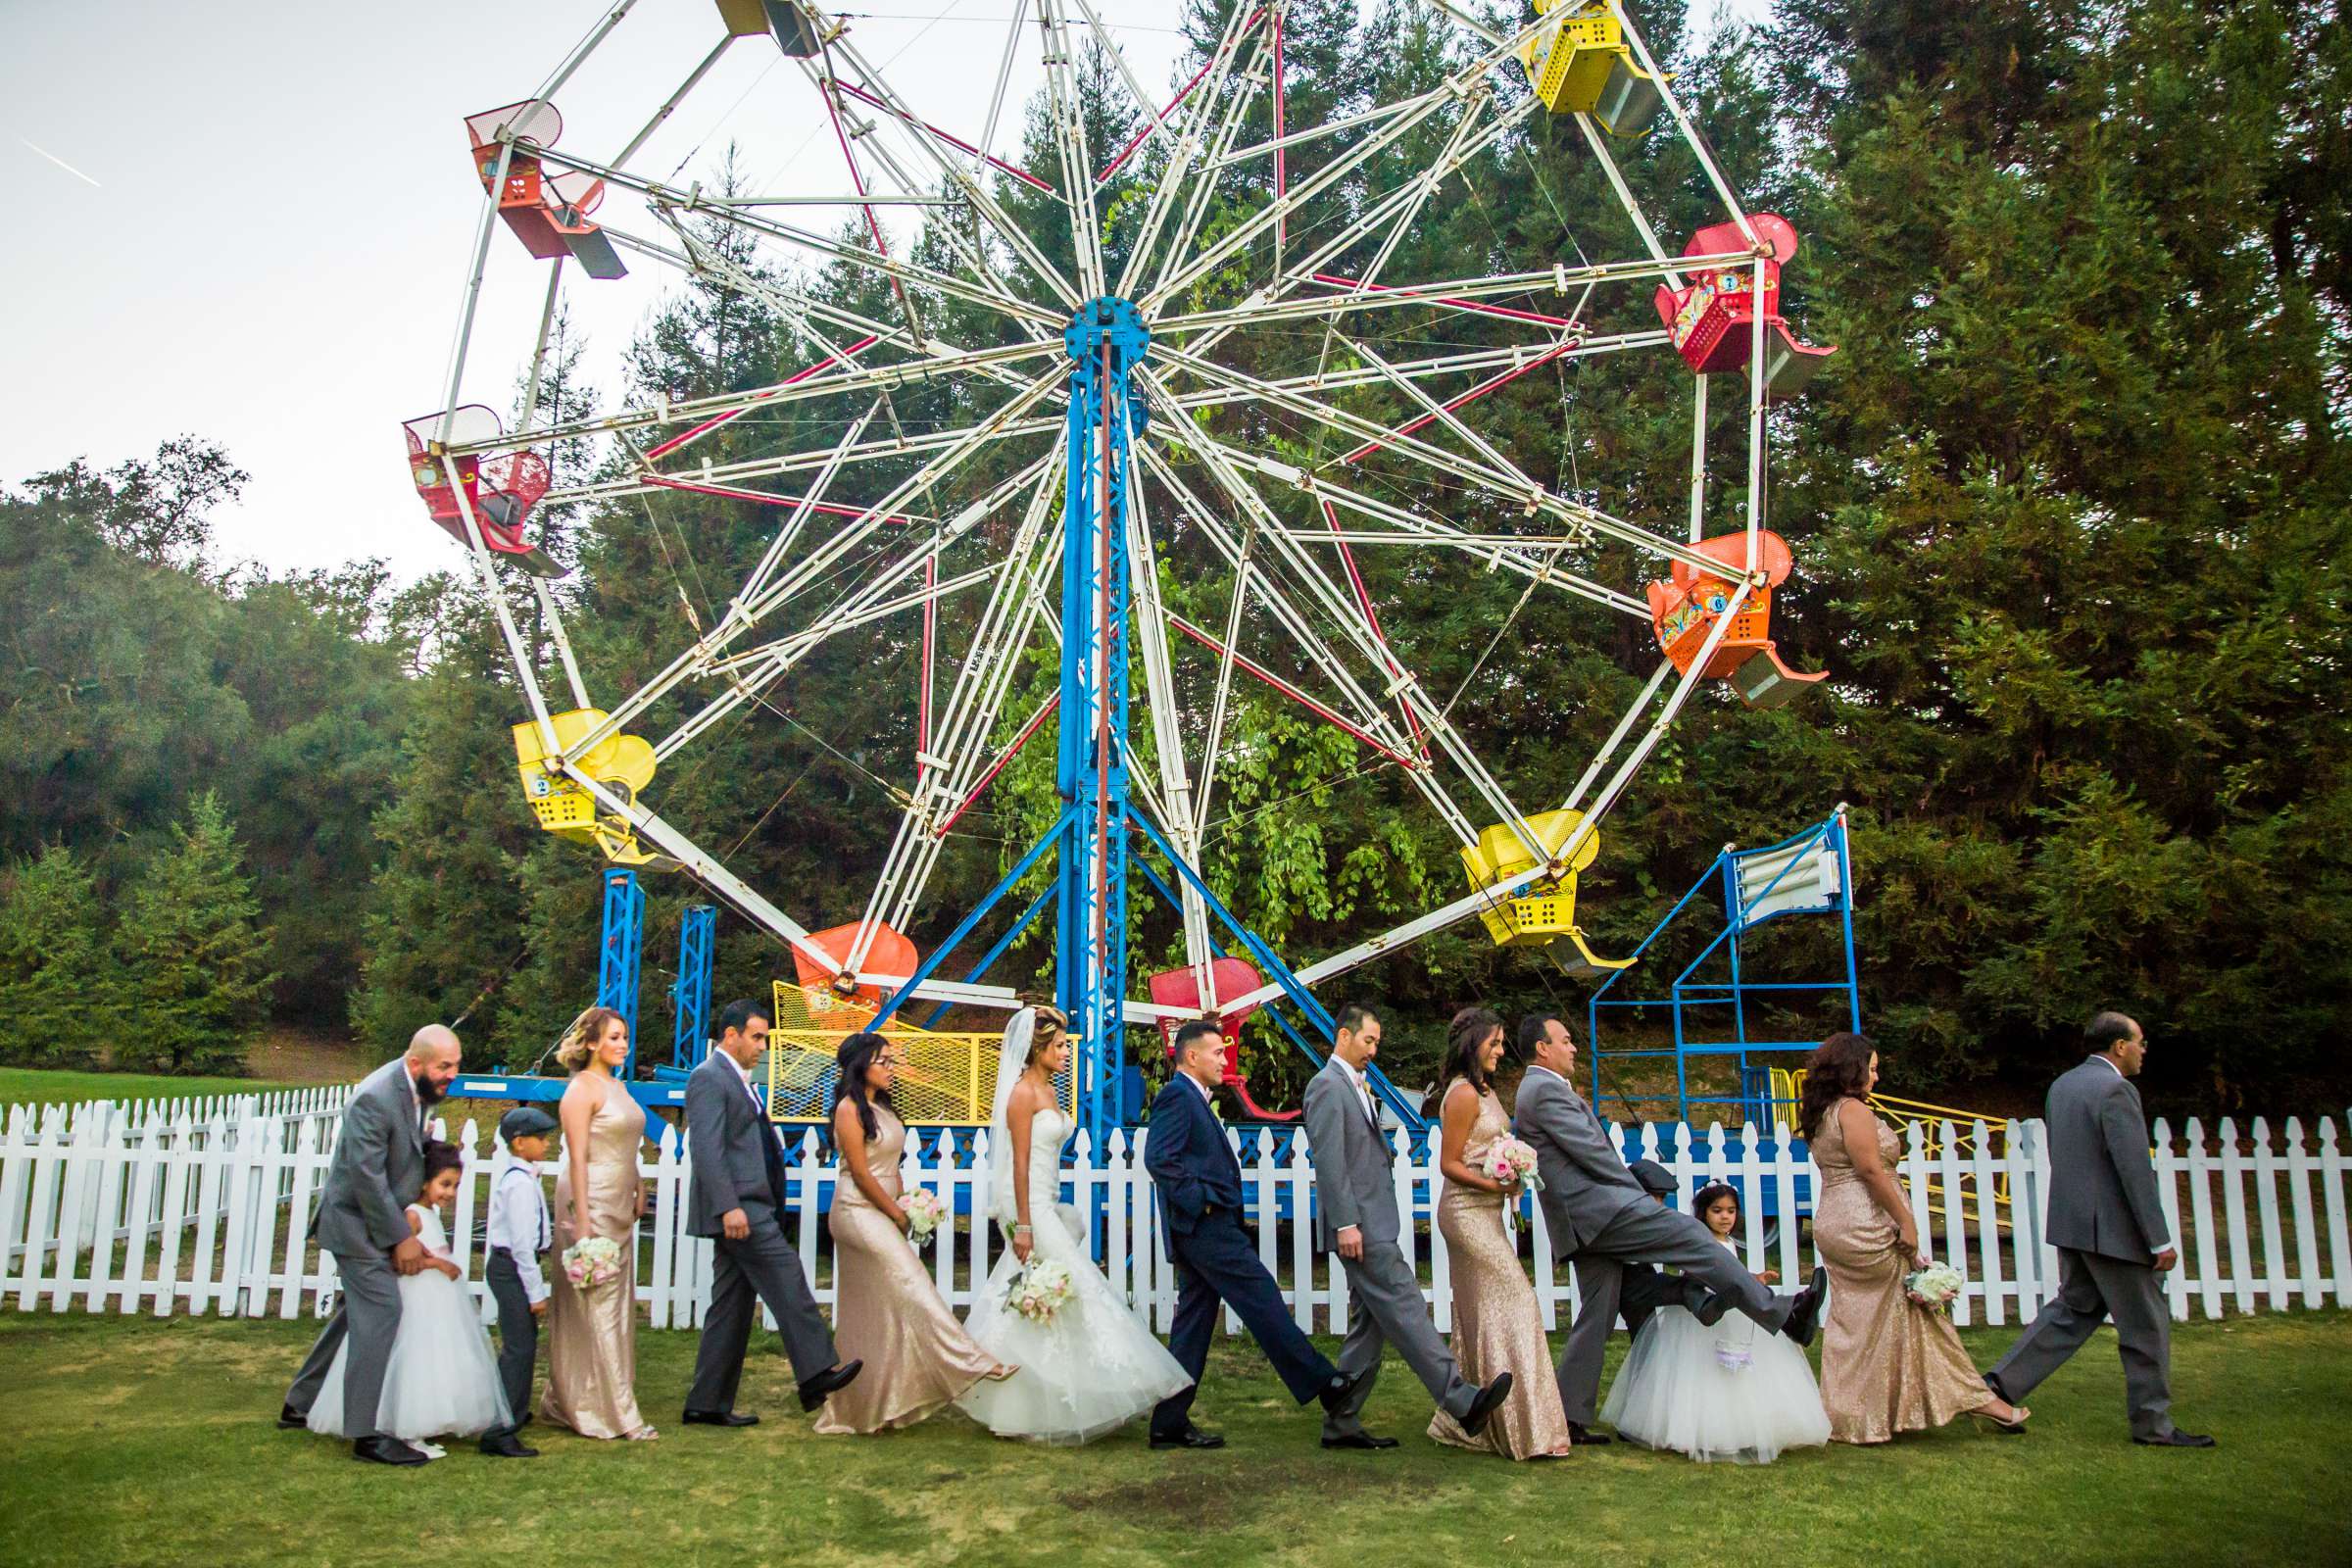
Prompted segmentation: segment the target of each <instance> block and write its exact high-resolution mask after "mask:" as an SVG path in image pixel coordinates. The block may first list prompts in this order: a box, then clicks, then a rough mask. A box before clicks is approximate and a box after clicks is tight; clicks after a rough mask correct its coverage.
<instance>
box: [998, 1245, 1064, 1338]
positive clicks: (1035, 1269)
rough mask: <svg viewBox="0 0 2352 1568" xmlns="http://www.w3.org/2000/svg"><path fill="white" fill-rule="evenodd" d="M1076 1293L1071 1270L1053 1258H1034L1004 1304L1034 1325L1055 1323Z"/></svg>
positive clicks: (1016, 1278)
mask: <svg viewBox="0 0 2352 1568" xmlns="http://www.w3.org/2000/svg"><path fill="white" fill-rule="evenodd" d="M1072 1289H1073V1282H1072V1281H1071V1279H1070V1271H1069V1270H1068V1269H1067V1268H1065V1267H1063V1266H1062V1265H1061V1264H1059V1263H1056V1262H1054V1261H1053V1260H1052V1259H1051V1258H1043V1257H1032V1258H1030V1259H1029V1263H1028V1266H1027V1267H1025V1268H1023V1269H1022V1270H1021V1271H1020V1272H1019V1273H1018V1274H1015V1275H1014V1276H1013V1277H1012V1289H1010V1290H1009V1291H1006V1292H1005V1305H1006V1306H1008V1307H1010V1308H1012V1309H1013V1310H1014V1311H1015V1312H1018V1313H1020V1314H1021V1316H1023V1317H1025V1318H1027V1319H1028V1320H1029V1321H1030V1322H1032V1323H1051V1322H1053V1321H1054V1313H1056V1312H1058V1311H1060V1310H1061V1308H1062V1305H1063V1304H1064V1303H1065V1302H1067V1301H1068V1300H1069V1299H1070V1293H1071V1291H1072Z"/></svg>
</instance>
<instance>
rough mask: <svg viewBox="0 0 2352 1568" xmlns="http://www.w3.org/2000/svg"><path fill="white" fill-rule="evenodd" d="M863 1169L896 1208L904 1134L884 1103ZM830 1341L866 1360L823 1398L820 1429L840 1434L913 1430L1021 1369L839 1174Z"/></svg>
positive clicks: (832, 1220)
mask: <svg viewBox="0 0 2352 1568" xmlns="http://www.w3.org/2000/svg"><path fill="white" fill-rule="evenodd" d="M874 1122H875V1128H874V1136H873V1137H871V1138H869V1139H867V1140H866V1141H865V1164H866V1169H867V1170H869V1171H871V1172H873V1176H874V1180H875V1181H877V1182H879V1183H880V1184H881V1187H882V1190H883V1191H884V1192H886V1193H888V1194H889V1195H890V1196H891V1200H892V1201H894V1202H895V1201H897V1200H898V1197H899V1194H900V1190H901V1189H900V1183H899V1158H900V1155H901V1154H902V1152H904V1151H905V1150H906V1148H907V1128H906V1125H905V1124H904V1123H902V1122H901V1121H900V1120H899V1118H898V1117H896V1116H894V1115H892V1114H891V1112H890V1107H889V1106H887V1105H876V1106H875V1107H874ZM826 1223H827V1226H828V1228H829V1229H830V1230H831V1231H832V1233H833V1289H834V1298H833V1301H834V1305H833V1338H834V1343H835V1345H837V1346H838V1347H839V1348H840V1350H841V1358H842V1359H843V1360H844V1361H863V1362H864V1363H865V1370H864V1371H862V1372H860V1373H858V1380H857V1381H856V1382H855V1383H852V1384H851V1385H850V1386H849V1387H848V1388H846V1389H843V1390H841V1391H840V1392H839V1393H837V1394H835V1395H833V1396H832V1397H830V1398H828V1399H827V1400H825V1407H824V1409H823V1410H822V1411H821V1412H819V1414H818V1415H817V1418H816V1430H817V1431H819V1432H822V1433H827V1434H831V1435H834V1436H842V1435H846V1434H850V1433H862V1432H882V1431H886V1430H888V1429H889V1428H891V1427H905V1426H912V1425H913V1424H914V1423H915V1422H917V1421H920V1420H922V1419H923V1418H924V1417H925V1416H928V1415H930V1414H932V1413H933V1412H935V1411H937V1410H939V1409H941V1408H943V1407H944V1406H947V1405H950V1404H953V1403H955V1402H956V1400H957V1399H959V1398H961V1397H963V1396H964V1395H965V1394H966V1393H968V1392H969V1391H970V1390H971V1388H972V1386H973V1385H974V1384H976V1383H978V1382H979V1381H980V1380H981V1379H982V1378H1008V1377H1010V1376H1012V1375H1013V1373H1014V1372H1016V1371H1018V1370H1019V1368H1017V1367H1009V1366H1006V1365H1005V1364H1004V1363H1003V1362H1001V1361H999V1360H998V1359H997V1358H996V1357H995V1356H993V1355H990V1354H989V1353H988V1352H987V1351H986V1350H984V1349H982V1348H980V1346H979V1344H978V1342H977V1341H975V1340H974V1339H973V1338H972V1337H971V1336H970V1335H969V1334H967V1333H965V1332H964V1328H963V1325H962V1324H961V1323H958V1322H956V1314H955V1313H954V1312H952V1311H950V1310H949V1309H948V1303H947V1302H946V1301H945V1300H943V1299H941V1298H940V1294H939V1287H937V1286H936V1285H934V1284H932V1283H931V1269H930V1264H929V1260H928V1259H927V1258H926V1257H925V1256H924V1255H923V1254H922V1253H920V1252H917V1251H916V1250H914V1248H913V1246H912V1245H911V1244H909V1243H908V1242H907V1238H906V1236H905V1235H904V1234H903V1233H902V1232H901V1231H900V1230H899V1228H898V1226H896V1225H894V1224H892V1223H891V1221H890V1217H889V1216H888V1215H886V1214H884V1213H883V1212H882V1211H881V1210H880V1209H878V1208H876V1207H875V1206H874V1205H873V1204H872V1203H871V1202H868V1201H866V1196H865V1194H863V1193H862V1192H859V1191H858V1184H857V1183H856V1182H855V1181H853V1180H851V1179H850V1173H849V1172H848V1171H847V1170H843V1171H840V1172H839V1180H838V1181H837V1182H836V1183H835V1185H834V1188H833V1212H832V1214H831V1216H830V1217H829V1218H828V1219H827V1221H826Z"/></svg>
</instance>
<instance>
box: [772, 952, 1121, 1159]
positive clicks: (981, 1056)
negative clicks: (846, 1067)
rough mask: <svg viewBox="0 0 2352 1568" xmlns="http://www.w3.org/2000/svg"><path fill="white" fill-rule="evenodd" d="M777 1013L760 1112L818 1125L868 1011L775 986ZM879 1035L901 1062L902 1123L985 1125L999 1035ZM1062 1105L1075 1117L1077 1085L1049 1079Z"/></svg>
mask: <svg viewBox="0 0 2352 1568" xmlns="http://www.w3.org/2000/svg"><path fill="white" fill-rule="evenodd" d="M775 997H776V1003H775V1005H776V1012H775V1017H774V1018H773V1019H772V1020H771V1025H772V1026H771V1028H770V1029H769V1032H768V1037H767V1114H768V1117H769V1119H770V1120H773V1121H823V1120H825V1119H826V1117H827V1116H828V1115H830V1114H831V1111H832V1108H833V1106H832V1100H833V1064H834V1057H835V1055H836V1054H837V1053H838V1052H839V1051H840V1050H841V1043H842V1042H843V1041H844V1040H847V1039H849V1037H850V1036H852V1035H854V1034H856V1033H858V1031H859V1030H861V1029H863V1028H865V1027H866V1026H867V1025H868V1024H869V1023H871V1022H872V1021H873V1016H874V1011H875V1009H874V1006H873V1005H871V1004H870V1003H862V1002H859V1001H858V1000H856V999H847V1000H845V999H840V998H836V997H834V996H833V995H832V994H831V993H830V992H827V991H824V990H822V989H821V988H820V989H817V990H815V991H809V990H806V989H804V988H802V987H801V986H799V985H796V984H794V983H793V982H791V981H788V980H779V981H777V982H776V983H775ZM882 1033H883V1034H884V1035H885V1036H886V1037H888V1038H889V1040H890V1041H891V1043H892V1044H894V1045H895V1046H897V1047H898V1051H899V1054H900V1055H901V1056H902V1057H904V1058H905V1062H906V1065H904V1066H902V1067H901V1068H900V1069H899V1075H898V1084H897V1086H896V1087H895V1088H894V1089H893V1090H892V1091H891V1099H892V1100H893V1101H894V1102H896V1104H897V1108H898V1112H899V1117H900V1119H901V1120H903V1121H905V1122H907V1124H908V1125H909V1126H923V1127H985V1126H987V1125H988V1111H989V1106H990V1105H992V1104H993V1103H995V1100H996V1089H997V1054H998V1051H999V1049H1000V1047H1001V1046H1002V1044H1003V1041H1002V1037H1000V1036H998V1035H994V1034H977V1033H955V1032H949V1031H942V1030H934V1029H920V1028H917V1027H915V1026H914V1025H913V1024H909V1023H905V1022H902V1021H900V1020H898V1019H895V1018H894V1019H893V1020H892V1021H891V1022H890V1023H889V1024H888V1025H886V1026H885V1027H884V1029H883V1031H882ZM1054 1087H1055V1088H1056V1089H1057V1090H1058V1091H1059V1094H1060V1100H1061V1104H1062V1108H1063V1109H1065V1110H1066V1111H1068V1112H1069V1113H1070V1114H1071V1115H1072V1116H1073V1117H1074V1116H1075V1115H1076V1114H1077V1086H1076V1083H1075V1081H1074V1078H1073V1075H1072V1074H1070V1073H1068V1072H1066V1071H1065V1072H1064V1073H1063V1074H1062V1075H1061V1077H1060V1078H1059V1079H1057V1080H1056V1081H1055V1085H1054Z"/></svg>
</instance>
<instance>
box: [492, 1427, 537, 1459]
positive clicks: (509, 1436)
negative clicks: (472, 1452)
mask: <svg viewBox="0 0 2352 1568" xmlns="http://www.w3.org/2000/svg"><path fill="white" fill-rule="evenodd" d="M482 1451H483V1452H484V1453H486V1454H489V1455H490V1456H491V1457H492V1458H494V1459H536V1458H538V1457H539V1450H538V1449H537V1448H526V1447H524V1446H522V1440H521V1439H520V1438H517V1437H516V1436H515V1434H514V1433H512V1432H495V1433H492V1434H491V1435H490V1436H489V1437H486V1438H484V1439H483V1440H482Z"/></svg>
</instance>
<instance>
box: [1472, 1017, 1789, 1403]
mask: <svg viewBox="0 0 2352 1568" xmlns="http://www.w3.org/2000/svg"><path fill="white" fill-rule="evenodd" d="M1519 1035H1520V1041H1521V1044H1522V1047H1523V1048H1524V1049H1526V1050H1527V1051H1528V1053H1529V1054H1530V1055H1531V1056H1532V1057H1533V1058H1534V1059H1533V1061H1532V1062H1531V1064H1530V1065H1529V1067H1528V1069H1527V1076H1526V1077H1525V1078H1523V1079H1521V1080H1520V1084H1519V1103H1518V1107H1517V1109H1516V1111H1515V1112H1514V1114H1513V1116H1512V1121H1511V1130H1512V1131H1513V1132H1515V1133H1516V1134H1518V1135H1519V1137H1520V1139H1521V1140H1522V1141H1524V1142H1526V1143H1529V1144H1532V1145H1534V1146H1535V1151H1536V1165H1537V1170H1538V1172H1539V1173H1540V1174H1541V1175H1542V1176H1543V1178H1544V1190H1543V1192H1542V1193H1540V1194H1539V1195H1538V1199H1539V1201H1541V1202H1542V1203H1543V1205H1544V1223H1545V1224H1546V1225H1547V1226H1548V1227H1549V1228H1550V1231H1551V1242H1552V1252H1553V1255H1554V1256H1555V1257H1557V1258H1558V1260H1559V1261H1561V1262H1563V1263H1566V1262H1571V1261H1573V1262H1574V1263H1575V1265H1576V1282H1577V1296H1578V1300H1577V1310H1576V1323H1575V1325H1574V1326H1573V1327H1572V1328H1570V1330H1569V1331H1568V1348H1567V1351H1566V1352H1565V1353H1564V1354H1562V1355H1561V1357H1560V1367H1559V1382H1560V1405H1561V1408H1562V1409H1563V1410H1564V1411H1565V1412H1566V1414H1567V1417H1568V1427H1569V1436H1570V1438H1571V1439H1572V1440H1573V1441H1574V1442H1576V1443H1579V1444H1587V1445H1590V1444H1593V1443H1597V1442H1605V1441H1606V1440H1605V1439H1602V1438H1599V1437H1597V1436H1596V1435H1594V1434H1592V1433H1590V1432H1588V1431H1587V1430H1586V1429H1587V1428H1588V1427H1589V1426H1591V1425H1592V1423H1593V1411H1594V1409H1595V1407H1596V1405H1597V1404H1598V1401H1599V1398H1600V1363H1601V1352H1602V1351H1603V1350H1604V1349H1605V1348H1607V1346H1608V1340H1609V1330H1610V1329H1611V1328H1612V1327H1613V1326H1615V1324H1616V1321H1617V1313H1618V1309H1619V1293H1620V1291H1621V1290H1622V1288H1623V1282H1624V1270H1625V1267H1626V1265H1627V1264H1629V1263H1636V1262H1641V1263H1659V1264H1665V1265H1667V1266H1669V1267H1673V1268H1679V1269H1681V1270H1682V1271H1683V1273H1684V1274H1685V1275H1686V1276H1688V1277H1689V1278H1691V1279H1692V1280H1695V1281H1697V1282H1698V1283H1699V1284H1701V1285H1703V1286H1705V1287H1706V1288H1707V1289H1708V1290H1709V1291H1711V1292H1713V1293H1714V1295H1715V1297H1717V1298H1719V1301H1718V1302H1716V1303H1713V1304H1712V1305H1711V1311H1712V1313H1713V1315H1714V1316H1718V1317H1719V1316H1721V1313H1722V1310H1723V1309H1725V1308H1728V1307H1738V1308H1739V1309H1740V1311H1742V1312H1744V1313H1746V1314H1747V1315H1748V1316H1749V1317H1750V1318H1752V1319H1753V1320H1754V1321H1755V1322H1756V1324H1757V1325H1758V1326H1759V1327H1761V1328H1765V1329H1772V1330H1777V1331H1778V1332H1780V1333H1782V1334H1785V1335H1787V1336H1788V1337H1789V1339H1791V1340H1793V1341H1795V1342H1796V1343H1797V1344H1798V1345H1810V1344H1811V1343H1812V1342H1813V1331H1814V1326H1815V1324H1816V1323H1817V1322H1818V1321H1819V1319H1820V1316H1821V1298H1822V1292H1823V1290H1824V1288H1825V1286H1824V1276H1823V1275H1822V1273H1821V1272H1820V1271H1818V1270H1817V1271H1816V1272H1815V1273H1814V1276H1813V1280H1812V1283H1811V1284H1809V1285H1807V1286H1806V1287H1805V1288H1804V1289H1803V1290H1801V1291H1799V1292H1797V1293H1796V1294H1795V1295H1794V1296H1775V1295H1774V1294H1773V1293H1772V1292H1770V1291H1768V1290H1766V1289H1765V1288H1764V1286H1763V1284H1762V1282H1761V1281H1759V1280H1758V1279H1757V1278H1756V1277H1755V1276H1754V1275H1753V1274H1750V1273H1749V1272H1748V1271H1747V1270H1746V1269H1745V1268H1744V1267H1742V1266H1741V1265H1740V1260H1739V1259H1738V1258H1737V1257H1735V1256H1733V1254H1732V1253H1731V1252H1730V1251H1728V1250H1725V1248H1724V1247H1723V1246H1722V1244H1721V1243H1719V1242H1717V1241H1716V1240H1715V1236H1714V1233H1713V1232H1712V1231H1709V1230H1708V1229H1707V1228H1706V1226H1704V1225H1702V1224H1700V1223H1699V1222H1698V1221H1697V1220H1696V1219H1694V1218H1692V1217H1691V1215H1689V1214H1685V1213H1682V1212H1680V1211H1679V1210H1676V1209H1671V1208H1668V1207H1666V1206H1665V1205H1664V1204H1662V1203H1659V1202H1657V1201H1654V1200H1652V1199H1651V1197H1650V1196H1649V1194H1648V1193H1647V1192H1646V1191H1645V1190H1644V1189H1643V1188H1642V1182H1641V1179H1640V1178H1638V1177H1637V1176H1635V1174H1634V1173H1633V1171H1632V1170H1631V1169H1629V1168H1628V1167H1627V1165H1626V1163H1625V1156H1624V1155H1623V1154H1621V1153H1619V1152H1618V1151H1617V1147H1616V1145H1615V1144H1613V1143H1612V1142H1611V1141H1610V1139H1609V1133H1608V1129H1607V1128H1605V1127H1603V1126H1602V1125H1601V1123H1600V1118H1599V1117H1598V1116H1595V1115H1594V1114H1593V1107H1592V1106H1591V1105H1589V1104H1587V1103H1585V1097H1584V1096H1582V1095H1580V1094H1578V1093H1577V1092H1576V1088H1575V1085H1574V1084H1573V1083H1571V1082H1570V1079H1569V1074H1570V1073H1571V1072H1573V1071H1574V1070H1575V1069H1576V1043H1575V1042H1574V1041H1572V1040H1571V1039H1569V1037H1568V1026H1567V1025H1566V1024H1563V1023H1562V1022H1560V1020H1559V1019H1557V1018H1555V1017H1553V1016H1551V1015H1550V1014H1548V1013H1545V1014H1540V1015H1538V1016H1537V1017H1534V1018H1531V1019H1529V1020H1527V1022H1526V1023H1524V1024H1522V1025H1521V1026H1520V1030H1519ZM1700 1316H1701V1320H1702V1321H1705V1320H1707V1314H1704V1313H1702V1314H1700Z"/></svg>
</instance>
